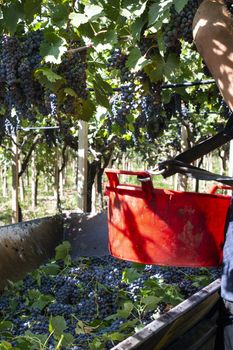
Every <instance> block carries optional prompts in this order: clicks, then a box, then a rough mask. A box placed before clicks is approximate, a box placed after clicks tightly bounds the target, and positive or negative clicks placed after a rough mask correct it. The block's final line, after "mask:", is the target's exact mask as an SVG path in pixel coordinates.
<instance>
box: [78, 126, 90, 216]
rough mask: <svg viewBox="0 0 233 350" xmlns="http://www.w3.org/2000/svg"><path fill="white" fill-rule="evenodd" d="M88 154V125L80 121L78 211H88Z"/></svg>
mask: <svg viewBox="0 0 233 350" xmlns="http://www.w3.org/2000/svg"><path fill="white" fill-rule="evenodd" d="M87 152H88V123H87V122H84V121H83V120H80V121H79V144H78V209H79V210H80V211H81V212H86V211H87Z"/></svg>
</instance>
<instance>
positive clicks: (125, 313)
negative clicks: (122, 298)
mask: <svg viewBox="0 0 233 350" xmlns="http://www.w3.org/2000/svg"><path fill="white" fill-rule="evenodd" d="M133 308H134V306H133V303H132V302H131V301H126V302H124V303H123V305H122V307H121V308H120V309H119V310H117V315H118V316H119V317H120V318H128V317H129V316H130V314H131V312H132V310H133Z"/></svg>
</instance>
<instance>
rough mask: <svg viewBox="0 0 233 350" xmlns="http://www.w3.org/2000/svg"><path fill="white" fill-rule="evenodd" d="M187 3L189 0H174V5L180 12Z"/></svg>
mask: <svg viewBox="0 0 233 350" xmlns="http://www.w3.org/2000/svg"><path fill="white" fill-rule="evenodd" d="M187 3H188V0H176V1H174V6H175V9H176V11H177V12H178V13H180V12H181V11H182V10H183V8H184V7H185V5H186V4H187Z"/></svg>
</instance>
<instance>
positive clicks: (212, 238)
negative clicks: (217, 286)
mask: <svg viewBox="0 0 233 350" xmlns="http://www.w3.org/2000/svg"><path fill="white" fill-rule="evenodd" d="M106 174H107V176H108V180H109V183H108V185H107V187H106V194H107V195H108V197H109V204H108V232H109V250H110V253H111V255H113V256H114V257H117V258H120V259H124V260H129V261H134V262H138V263H143V264H155V265H165V266H187V267H204V266H219V265H221V262H222V247H223V242H224V224H225V219H226V214H227V210H228V207H229V205H230V200H231V196H226V195H221V194H212V193H210V194H209V193H195V192H177V191H172V190H166V189H157V188H153V184H152V180H151V176H150V174H149V173H147V172H144V171H139V172H133V171H123V170H114V169H106ZM120 174H127V175H137V176H138V177H140V178H141V179H143V180H144V181H142V182H141V186H133V185H129V184H120V181H119V175H120ZM222 187H223V188H228V189H231V188H230V187H227V186H222ZM216 188H217V187H215V190H216Z"/></svg>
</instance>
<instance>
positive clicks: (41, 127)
mask: <svg viewBox="0 0 233 350" xmlns="http://www.w3.org/2000/svg"><path fill="white" fill-rule="evenodd" d="M49 129H59V126H29V127H26V128H24V127H19V128H18V130H23V131H29V130H49Z"/></svg>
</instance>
